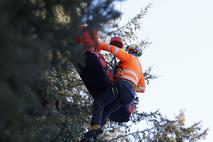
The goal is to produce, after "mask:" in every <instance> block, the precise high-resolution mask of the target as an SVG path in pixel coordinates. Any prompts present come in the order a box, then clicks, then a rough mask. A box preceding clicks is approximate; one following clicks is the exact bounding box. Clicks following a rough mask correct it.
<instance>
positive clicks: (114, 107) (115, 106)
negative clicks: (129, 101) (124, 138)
mask: <svg viewBox="0 0 213 142" xmlns="http://www.w3.org/2000/svg"><path fill="white" fill-rule="evenodd" d="M120 107H121V104H120V102H119V100H118V99H116V100H115V101H113V102H112V103H110V104H109V105H107V106H106V107H105V108H104V111H103V115H102V121H101V126H104V124H105V123H106V119H107V118H109V116H110V115H111V114H112V113H114V112H115V111H117V110H118V109H119V108H120Z"/></svg>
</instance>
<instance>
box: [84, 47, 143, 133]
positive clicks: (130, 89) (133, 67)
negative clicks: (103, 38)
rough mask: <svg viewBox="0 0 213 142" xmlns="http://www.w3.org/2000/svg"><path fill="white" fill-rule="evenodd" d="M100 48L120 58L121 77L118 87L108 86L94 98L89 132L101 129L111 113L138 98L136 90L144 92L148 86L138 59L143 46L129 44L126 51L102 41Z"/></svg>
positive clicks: (119, 74) (119, 76)
mask: <svg viewBox="0 0 213 142" xmlns="http://www.w3.org/2000/svg"><path fill="white" fill-rule="evenodd" d="M99 49H101V50H105V51H109V52H111V53H112V54H113V55H114V56H116V57H117V58H118V59H119V60H120V70H119V71H118V72H117V74H118V75H117V76H118V78H119V79H118V80H117V84H116V87H114V86H112V87H110V88H108V89H107V90H106V91H105V92H104V93H102V94H101V95H99V96H98V97H97V98H95V99H94V112H93V115H92V119H91V127H90V128H89V131H88V134H89V133H93V132H94V131H98V130H99V129H101V127H102V126H103V124H104V123H105V121H106V119H107V118H108V117H109V116H110V114H112V113H113V112H115V111H116V110H118V109H119V108H121V107H123V106H127V105H129V104H131V102H132V101H133V100H134V98H136V93H135V91H137V92H142V93H144V91H145V87H146V84H145V79H144V76H143V72H142V67H141V64H140V61H139V59H138V57H139V56H141V54H142V49H141V48H139V47H137V46H135V45H132V46H128V47H127V52H126V51H124V50H123V49H120V48H118V47H116V46H112V45H108V44H106V43H100V44H99ZM109 106H110V107H109ZM106 108H107V109H106Z"/></svg>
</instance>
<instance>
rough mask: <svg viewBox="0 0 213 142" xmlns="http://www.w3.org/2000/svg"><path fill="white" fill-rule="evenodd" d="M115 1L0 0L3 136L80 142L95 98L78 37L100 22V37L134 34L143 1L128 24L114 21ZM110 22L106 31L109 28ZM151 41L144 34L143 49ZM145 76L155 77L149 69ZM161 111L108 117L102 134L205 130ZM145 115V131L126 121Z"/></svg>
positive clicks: (184, 134) (166, 136) (179, 135)
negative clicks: (82, 70) (122, 119)
mask: <svg viewBox="0 0 213 142" xmlns="http://www.w3.org/2000/svg"><path fill="white" fill-rule="evenodd" d="M114 1H115V0H107V1H96V0H30V1H29V0H22V1H17V0H7V1H1V2H0V46H1V48H0V141H2V142H10V141H11V142H13V141H17V142H19V141H20V142H23V141H29V142H31V141H32V142H33V141H35V142H37V141H39V142H43V141H44V142H47V141H51V142H68V141H78V140H80V138H81V137H82V133H83V132H85V131H86V128H87V127H88V125H89V121H90V115H91V110H92V107H91V106H92V101H93V100H92V98H91V97H90V95H89V92H88V91H87V89H86V88H85V86H84V84H83V83H82V81H81V79H80V77H79V76H78V74H77V73H76V71H75V68H74V67H73V63H76V62H83V59H84V58H83V56H82V54H81V53H82V47H81V46H80V45H78V44H76V42H75V38H74V37H76V35H81V34H82V32H83V31H82V29H80V25H81V24H84V23H87V24H88V27H87V29H84V30H90V29H93V28H95V29H98V30H100V31H101V33H100V39H101V40H103V41H109V39H110V37H111V36H113V35H120V36H122V37H123V38H124V40H125V43H126V44H127V43H128V41H132V40H136V39H137V36H136V35H135V31H136V30H138V29H140V28H141V27H140V20H141V19H142V18H143V16H144V15H145V14H146V12H147V9H148V7H149V6H148V7H146V8H145V9H142V11H141V13H139V14H138V15H136V17H134V18H133V19H131V20H130V21H129V22H128V23H127V24H126V25H123V26H120V25H119V24H118V21H119V19H117V18H118V17H119V16H120V15H119V12H118V11H115V10H114V7H113V2H114ZM106 29H107V30H106ZM148 44H149V42H147V41H145V40H142V41H141V42H140V45H141V46H143V47H144V48H145V47H146V46H147V45H148ZM145 78H146V79H147V81H149V80H150V79H153V78H156V76H155V75H152V74H151V68H148V69H147V70H146V71H145ZM183 118H184V117H183V114H182V113H180V115H178V117H177V118H176V119H175V120H169V119H166V118H165V117H163V116H162V115H161V114H160V113H159V112H154V113H152V112H150V113H145V112H144V113H136V114H135V115H134V116H133V117H132V119H131V122H130V123H126V124H117V123H111V122H110V123H107V125H106V130H107V131H106V132H105V133H104V134H103V135H102V136H101V137H100V138H99V141H121V140H125V141H134V140H135V141H159V142H161V141H162V142H164V141H168V142H170V141H171V142H174V141H177V142H180V141H184V140H188V141H196V140H199V139H201V138H202V137H203V136H205V135H206V132H207V131H206V130H202V129H201V126H200V124H199V123H195V124H193V125H192V126H190V127H186V126H185V125H184V121H183V120H184V119H183ZM144 121H146V122H149V125H148V126H146V128H147V129H146V128H145V129H144V130H141V131H137V132H133V133H132V132H131V133H129V131H127V130H130V129H131V125H133V124H139V123H140V122H144Z"/></svg>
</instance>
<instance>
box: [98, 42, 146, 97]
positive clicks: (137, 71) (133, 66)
mask: <svg viewBox="0 0 213 142" xmlns="http://www.w3.org/2000/svg"><path fill="white" fill-rule="evenodd" d="M99 48H100V49H102V50H105V51H109V52H111V53H112V54H113V55H114V56H116V57H117V58H118V59H119V60H120V61H121V64H120V65H121V67H122V69H123V72H122V75H121V79H126V80H129V81H131V82H132V83H133V84H134V86H135V91H137V92H142V93H143V92H144V91H145V88H146V84H145V79H144V75H143V71H142V67H141V64H140V61H139V60H138V58H137V57H136V56H134V55H132V54H129V53H128V52H126V51H125V50H123V49H120V48H117V47H116V46H112V45H108V44H106V43H100V44H99Z"/></svg>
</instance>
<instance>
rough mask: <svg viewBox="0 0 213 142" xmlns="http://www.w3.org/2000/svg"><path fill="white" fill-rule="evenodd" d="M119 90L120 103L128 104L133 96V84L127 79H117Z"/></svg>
mask: <svg viewBox="0 0 213 142" xmlns="http://www.w3.org/2000/svg"><path fill="white" fill-rule="evenodd" d="M118 90H119V94H120V95H119V101H120V103H121V104H122V105H128V104H130V103H131V102H132V100H133V99H134V98H135V96H136V94H135V90H134V86H132V84H130V83H129V81H119V82H118Z"/></svg>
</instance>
